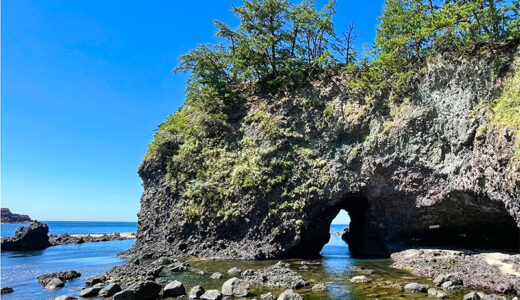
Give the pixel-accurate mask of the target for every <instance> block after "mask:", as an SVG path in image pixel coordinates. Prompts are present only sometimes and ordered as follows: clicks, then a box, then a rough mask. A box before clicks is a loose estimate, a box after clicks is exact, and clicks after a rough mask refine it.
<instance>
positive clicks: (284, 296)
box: [277, 290, 303, 300]
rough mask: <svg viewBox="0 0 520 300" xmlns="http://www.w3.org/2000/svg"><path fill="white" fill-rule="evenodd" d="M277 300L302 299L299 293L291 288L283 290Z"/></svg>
mask: <svg viewBox="0 0 520 300" xmlns="http://www.w3.org/2000/svg"><path fill="white" fill-rule="evenodd" d="M277 300H303V297H302V296H300V294H298V293H295V292H294V291H293V290H285V291H284V292H283V293H281V294H280V296H278V298H277Z"/></svg>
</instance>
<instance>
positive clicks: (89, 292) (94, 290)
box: [79, 287, 102, 298]
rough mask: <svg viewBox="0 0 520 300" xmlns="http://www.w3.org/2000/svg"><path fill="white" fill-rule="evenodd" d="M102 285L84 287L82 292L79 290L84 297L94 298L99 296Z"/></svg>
mask: <svg viewBox="0 0 520 300" xmlns="http://www.w3.org/2000/svg"><path fill="white" fill-rule="evenodd" d="M101 289H102V288H101V287H89V288H86V289H82V290H81V292H79V296H80V297H82V298H93V297H97V295H98V294H99V291H101Z"/></svg>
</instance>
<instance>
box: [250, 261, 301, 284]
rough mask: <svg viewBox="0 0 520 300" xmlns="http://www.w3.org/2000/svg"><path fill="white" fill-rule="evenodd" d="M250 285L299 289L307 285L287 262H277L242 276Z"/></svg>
mask: <svg viewBox="0 0 520 300" xmlns="http://www.w3.org/2000/svg"><path fill="white" fill-rule="evenodd" d="M242 279H243V280H245V281H246V282H248V283H249V284H250V285H251V286H262V287H267V288H291V289H299V288H302V287H304V286H307V285H309V282H307V281H306V280H305V279H303V277H302V276H301V275H300V274H298V273H297V272H294V271H293V270H291V269H290V268H289V264H284V263H282V262H278V263H276V264H275V265H273V266H271V267H268V268H263V269H260V270H258V271H256V272H253V273H252V274H249V275H245V276H242Z"/></svg>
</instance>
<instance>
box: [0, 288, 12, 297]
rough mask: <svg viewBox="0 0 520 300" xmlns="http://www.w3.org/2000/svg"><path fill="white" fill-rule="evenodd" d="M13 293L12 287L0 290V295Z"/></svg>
mask: <svg viewBox="0 0 520 300" xmlns="http://www.w3.org/2000/svg"><path fill="white" fill-rule="evenodd" d="M12 292H14V289H13V288H12V287H3V288H2V289H1V290H0V295H4V294H10V293H12Z"/></svg>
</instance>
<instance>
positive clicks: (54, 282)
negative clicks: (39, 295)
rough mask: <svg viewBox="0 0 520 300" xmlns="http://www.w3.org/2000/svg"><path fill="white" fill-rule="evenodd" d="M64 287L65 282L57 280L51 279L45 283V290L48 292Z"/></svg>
mask: <svg viewBox="0 0 520 300" xmlns="http://www.w3.org/2000/svg"><path fill="white" fill-rule="evenodd" d="M64 286H65V282H64V281H63V280H61V279H59V278H52V279H51V280H49V281H48V282H47V284H46V285H45V288H46V289H48V290H54V289H57V288H61V287H64Z"/></svg>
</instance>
